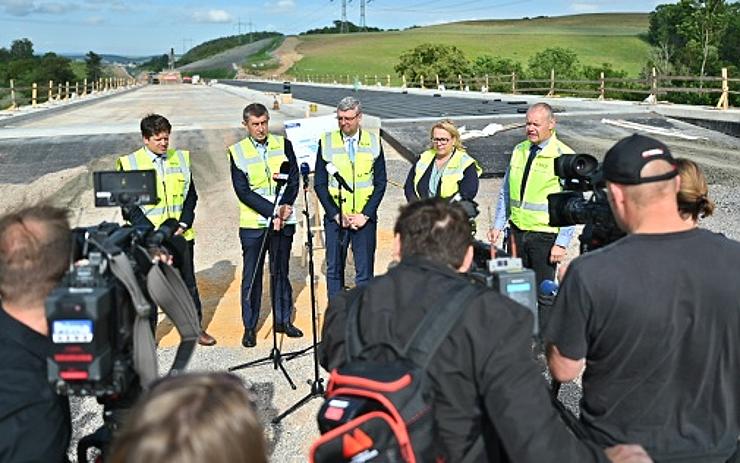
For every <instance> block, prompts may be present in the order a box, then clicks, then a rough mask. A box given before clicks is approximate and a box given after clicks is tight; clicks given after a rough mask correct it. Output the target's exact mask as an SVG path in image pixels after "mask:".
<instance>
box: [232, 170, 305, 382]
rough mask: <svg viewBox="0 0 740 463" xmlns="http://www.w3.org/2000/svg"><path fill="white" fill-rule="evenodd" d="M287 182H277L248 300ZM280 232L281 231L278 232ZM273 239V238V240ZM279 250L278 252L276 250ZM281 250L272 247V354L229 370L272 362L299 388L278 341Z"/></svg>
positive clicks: (274, 366) (249, 296)
mask: <svg viewBox="0 0 740 463" xmlns="http://www.w3.org/2000/svg"><path fill="white" fill-rule="evenodd" d="M284 183H285V182H282V183H281V182H280V181H278V182H277V189H276V191H275V201H274V202H273V204H272V210H273V214H272V216H271V217H270V219H269V220H268V222H267V229H266V230H265V235H264V236H263V237H262V244H261V245H260V254H259V259H258V260H257V266H256V267H255V268H254V273H252V283H251V284H250V286H249V292H248V294H247V300H248V301H249V300H250V298H251V296H252V290H253V289H254V281H255V279H256V277H257V273H259V269H260V265H264V258H265V253H266V251H267V248H266V247H265V245H266V244H267V240H268V239H269V238H270V234H272V233H274V231H273V230H272V228H273V221H274V219H275V216H276V215H277V202H278V199H279V198H280V189H281V188H282V187H283V185H284ZM277 233H279V231H278V232H277ZM271 241H272V240H271ZM274 251H278V252H274ZM279 251H282V250H280V249H277V250H276V249H275V248H274V246H272V244H271V247H270V289H269V290H270V301H271V303H272V350H271V351H270V355H268V356H267V357H263V358H261V359H257V360H252V361H251V362H247V363H242V364H240V365H236V366H233V367H229V371H236V370H241V369H243V368H249V367H252V366H258V365H262V364H264V363H267V362H272V365H273V368H275V369H276V370H277V369H278V368H279V369H280V371H282V372H283V376H285V379H286V380H287V381H288V384H290V387H291V389H293V390H295V389H297V387H296V385H295V383H294V382H293V380H292V379H291V378H290V375H289V374H288V370H286V369H285V366H284V365H283V355H282V354H281V353H280V348H279V347H278V343H277V331H276V328H277V307H276V305H277V304H276V303H275V302H276V295H275V286H276V284H275V279H276V275H275V273H276V269H275V266H276V265H277V259H276V258H275V257H276V254H278V253H279Z"/></svg>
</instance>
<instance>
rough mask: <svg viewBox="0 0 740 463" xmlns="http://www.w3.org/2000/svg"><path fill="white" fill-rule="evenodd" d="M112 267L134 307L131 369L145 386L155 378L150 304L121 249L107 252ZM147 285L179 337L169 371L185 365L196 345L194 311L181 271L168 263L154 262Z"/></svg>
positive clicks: (198, 329)
mask: <svg viewBox="0 0 740 463" xmlns="http://www.w3.org/2000/svg"><path fill="white" fill-rule="evenodd" d="M109 262H110V267H111V271H112V272H113V274H114V275H115V276H116V278H118V280H119V281H120V282H121V283H122V284H123V285H124V286H125V287H126V289H127V291H128V293H129V295H130V296H131V301H132V303H133V305H134V309H135V310H136V319H135V320H134V369H135V370H136V372H137V373H138V375H139V379H140V382H141V385H142V386H143V387H145V388H146V387H147V386H148V385H149V384H150V383H151V382H152V381H154V380H155V379H157V377H158V373H159V368H158V364H157V347H156V344H155V341H154V333H153V332H152V328H151V325H150V323H149V314H150V312H151V310H152V306H151V304H150V302H149V300H148V299H147V298H146V296H145V295H144V293H143V292H142V290H141V288H140V287H139V283H138V281H137V280H136V275H135V274H134V270H133V268H132V266H131V262H130V261H129V259H128V256H126V254H124V253H119V254H116V255H112V256H109ZM147 287H148V289H149V293H150V295H151V298H152V300H153V301H154V303H155V304H157V305H158V306H160V307H162V310H164V312H165V313H166V314H167V316H168V317H170V319H171V320H172V321H173V323H174V324H175V327H176V328H177V331H178V332H179V333H180V337H181V339H182V341H181V342H180V345H179V346H178V348H177V354H176V355H175V361H174V363H173V365H172V368H171V369H170V372H169V374H176V373H177V372H179V371H181V370H183V369H185V366H186V365H187V363H188V360H190V356H191V355H192V353H193V350H194V349H195V343H196V340H197V339H198V335H199V334H200V327H199V323H198V316H197V311H196V309H195V305H194V304H193V300H192V299H191V298H190V294H189V292H188V290H187V287H186V286H185V283H183V281H182V278H181V277H180V275H179V274H178V273H177V272H176V271H175V270H174V269H173V268H171V267H170V266H168V265H165V264H161V263H160V264H155V265H152V267H151V268H150V270H149V273H148V274H147Z"/></svg>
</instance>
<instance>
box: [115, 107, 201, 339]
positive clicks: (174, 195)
mask: <svg viewBox="0 0 740 463" xmlns="http://www.w3.org/2000/svg"><path fill="white" fill-rule="evenodd" d="M140 127H141V136H142V138H143V139H144V146H143V147H142V148H140V149H138V150H137V151H134V152H133V153H131V154H128V155H126V156H121V157H120V158H118V161H117V162H116V169H117V170H154V171H155V172H156V175H157V198H158V200H159V202H158V203H157V204H152V205H144V206H133V207H130V208H124V219H126V220H127V221H128V222H130V223H131V224H132V225H134V226H139V227H147V228H159V226H160V225H162V223H163V222H164V221H165V220H167V219H169V218H174V219H176V220H177V221H178V222H179V224H180V227H179V228H178V230H177V231H176V232H175V236H176V237H180V238H179V239H184V240H185V242H186V243H187V245H185V246H183V247H182V248H183V249H182V250H181V254H182V255H180V256H177V255H176V256H175V267H177V269H178V270H179V271H180V274H181V275H182V279H183V281H184V282H185V286H187V288H188V291H189V292H190V296H191V297H192V298H193V303H194V304H195V308H196V309H197V310H198V319H199V320H201V321H202V319H203V309H202V305H201V302H200V295H199V294H198V286H197V284H196V281H195V265H194V262H193V250H194V248H195V231H194V230H193V221H194V220H195V205H196V203H197V202H198V194H197V193H196V191H195V184H194V183H193V177H192V169H191V164H190V152H189V151H186V150H176V149H174V148H170V147H169V144H170V133H171V132H172V125H171V124H170V122H169V121H168V120H167V118H165V117H164V116H160V115H159V114H149V115H148V116H146V117H144V118H143V119H142V120H141V125H140ZM153 316H154V319H153V324H155V325H156V311H155V313H154V315H153ZM198 343H199V344H201V345H203V346H212V345H214V344H216V339H215V338H213V336H211V335H209V334H208V333H207V332H206V331H205V330H203V331H201V334H200V336H199V337H198Z"/></svg>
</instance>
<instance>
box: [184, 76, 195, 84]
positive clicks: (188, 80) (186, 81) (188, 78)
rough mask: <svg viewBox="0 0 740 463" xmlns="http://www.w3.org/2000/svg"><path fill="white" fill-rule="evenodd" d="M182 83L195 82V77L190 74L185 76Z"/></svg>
mask: <svg viewBox="0 0 740 463" xmlns="http://www.w3.org/2000/svg"><path fill="white" fill-rule="evenodd" d="M182 83H183V84H192V83H193V78H192V77H189V76H185V77H183V78H182Z"/></svg>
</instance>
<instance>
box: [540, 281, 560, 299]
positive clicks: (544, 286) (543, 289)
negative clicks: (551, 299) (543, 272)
mask: <svg viewBox="0 0 740 463" xmlns="http://www.w3.org/2000/svg"><path fill="white" fill-rule="evenodd" d="M558 289H560V287H559V286H558V284H557V283H555V282H554V281H552V280H542V283H540V294H541V295H543V296H555V295H556V294H558Z"/></svg>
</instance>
